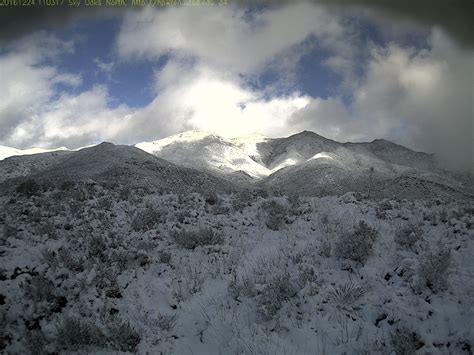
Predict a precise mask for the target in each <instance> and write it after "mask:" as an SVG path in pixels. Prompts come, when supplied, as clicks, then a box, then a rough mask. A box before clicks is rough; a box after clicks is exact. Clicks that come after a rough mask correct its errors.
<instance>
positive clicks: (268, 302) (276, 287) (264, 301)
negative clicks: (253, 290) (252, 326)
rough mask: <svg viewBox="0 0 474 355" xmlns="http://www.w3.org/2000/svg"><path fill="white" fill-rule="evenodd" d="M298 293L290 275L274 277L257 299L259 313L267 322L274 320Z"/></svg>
mask: <svg viewBox="0 0 474 355" xmlns="http://www.w3.org/2000/svg"><path fill="white" fill-rule="evenodd" d="M297 292H298V290H297V288H296V287H295V285H294V284H293V283H292V282H291V280H290V275H289V274H288V273H283V274H277V275H275V276H273V278H272V279H271V280H270V282H269V283H268V284H266V285H265V287H264V288H263V290H262V292H261V294H260V295H259V297H258V299H257V309H258V312H259V313H260V314H261V315H262V316H263V317H264V318H265V319H266V320H269V319H272V318H273V317H274V316H276V314H277V313H278V311H279V310H280V309H281V308H282V306H283V304H284V303H285V302H287V301H289V300H290V299H291V298H292V297H294V296H295V295H296V293H297Z"/></svg>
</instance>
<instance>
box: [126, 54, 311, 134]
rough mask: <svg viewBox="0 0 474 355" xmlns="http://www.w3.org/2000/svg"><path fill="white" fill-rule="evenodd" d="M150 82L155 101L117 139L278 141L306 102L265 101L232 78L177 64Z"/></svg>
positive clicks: (296, 99)
mask: <svg viewBox="0 0 474 355" xmlns="http://www.w3.org/2000/svg"><path fill="white" fill-rule="evenodd" d="M176 73H179V75H176ZM156 80H157V81H156V86H157V91H158V94H157V96H156V98H155V99H154V100H153V102H152V103H151V104H150V105H148V106H147V107H145V108H144V109H142V110H138V111H137V112H135V113H134V115H133V117H131V119H130V120H129V126H127V127H126V129H125V130H124V131H123V132H121V134H119V137H118V138H119V139H122V140H124V139H128V140H129V141H130V142H137V141H139V140H151V139H157V138H160V137H165V136H168V135H170V134H174V133H177V132H181V131H185V130H190V129H197V130H204V131H211V132H216V133H219V134H221V135H224V136H236V135H241V134H248V133H253V132H263V133H265V134H269V135H281V134H285V133H287V131H288V130H287V124H286V120H287V118H288V117H290V116H291V115H292V114H293V113H294V112H295V111H297V110H299V109H301V108H302V107H304V106H305V105H306V104H307V103H308V102H309V100H310V97H308V96H305V95H301V94H299V93H293V94H291V95H288V96H282V97H275V98H272V99H265V98H264V97H263V95H262V93H261V92H258V91H253V90H251V89H248V88H244V87H242V85H241V83H240V82H239V79H238V77H235V76H232V75H229V74H227V75H225V74H222V73H221V72H219V71H215V70H213V69H211V68H209V67H208V66H204V65H198V66H189V65H188V64H187V63H182V62H179V61H170V62H169V63H168V64H167V65H166V66H165V67H164V68H163V69H162V71H161V72H160V73H159V75H157V77H156Z"/></svg>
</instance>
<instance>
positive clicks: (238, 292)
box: [227, 276, 257, 300]
mask: <svg viewBox="0 0 474 355" xmlns="http://www.w3.org/2000/svg"><path fill="white" fill-rule="evenodd" d="M227 290H228V293H229V295H230V296H231V297H232V298H233V299H235V300H237V299H239V297H241V296H246V297H253V296H255V295H256V294H257V290H256V287H255V283H254V282H253V281H252V280H250V278H249V277H242V278H237V276H234V278H232V279H231V280H230V281H229V285H228V286H227Z"/></svg>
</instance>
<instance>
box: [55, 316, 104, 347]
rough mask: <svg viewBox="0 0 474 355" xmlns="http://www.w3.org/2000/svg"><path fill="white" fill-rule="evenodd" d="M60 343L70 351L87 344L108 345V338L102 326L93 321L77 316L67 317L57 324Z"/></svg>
mask: <svg viewBox="0 0 474 355" xmlns="http://www.w3.org/2000/svg"><path fill="white" fill-rule="evenodd" d="M57 342H58V345H59V346H60V347H61V348H62V349H64V350H69V351H77V350H80V349H83V348H84V347H86V346H102V347H104V346H105V345H106V338H105V336H104V334H103V333H102V331H101V330H100V328H99V327H98V326H96V325H95V324H93V323H92V322H87V321H81V320H80V319H78V318H76V317H65V318H63V319H62V321H61V322H60V323H59V324H58V326H57Z"/></svg>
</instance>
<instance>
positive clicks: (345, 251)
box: [334, 221, 378, 263]
mask: <svg viewBox="0 0 474 355" xmlns="http://www.w3.org/2000/svg"><path fill="white" fill-rule="evenodd" d="M377 237H378V232H377V230H376V229H374V228H372V227H370V226H369V225H367V223H365V222H364V221H360V222H359V225H358V226H357V227H355V228H354V231H353V232H352V233H344V234H343V235H341V237H340V238H339V240H338V241H337V243H336V246H335V250H334V252H335V254H336V256H338V257H341V258H345V259H351V260H354V261H358V262H360V263H365V262H366V261H367V259H368V258H369V256H370V254H371V253H372V249H373V247H374V244H375V241H376V240H377Z"/></svg>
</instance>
